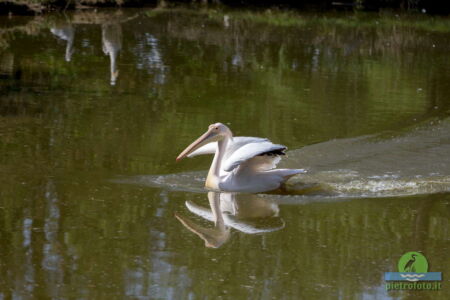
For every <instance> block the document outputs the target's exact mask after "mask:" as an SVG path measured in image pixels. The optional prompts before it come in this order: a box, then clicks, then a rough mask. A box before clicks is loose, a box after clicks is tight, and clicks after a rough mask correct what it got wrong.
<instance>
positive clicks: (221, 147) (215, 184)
mask: <svg viewBox="0 0 450 300" xmlns="http://www.w3.org/2000/svg"><path fill="white" fill-rule="evenodd" d="M231 138H232V137H231V136H226V137H225V138H224V139H222V140H220V141H218V142H217V149H216V154H214V159H213V162H212V164H211V167H210V168H209V172H208V177H207V178H206V183H205V186H206V187H207V188H210V189H215V190H218V189H219V179H220V168H221V166H222V160H223V158H224V156H225V152H226V150H227V146H228V143H229V141H230V140H231Z"/></svg>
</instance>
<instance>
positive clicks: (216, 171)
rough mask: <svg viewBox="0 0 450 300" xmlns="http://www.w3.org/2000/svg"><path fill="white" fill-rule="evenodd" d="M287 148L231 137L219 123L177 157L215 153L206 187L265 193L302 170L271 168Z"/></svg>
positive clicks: (252, 139)
mask: <svg viewBox="0 0 450 300" xmlns="http://www.w3.org/2000/svg"><path fill="white" fill-rule="evenodd" d="M286 149H287V148H286V147H285V146H283V145H277V144H273V143H272V142H270V141H269V140H268V139H264V138H257V137H233V135H232V133H231V131H230V129H229V128H228V127H227V126H225V125H224V124H222V123H216V124H212V125H210V126H209V128H208V131H207V132H206V133H205V134H203V135H202V136H201V137H199V138H198V139H197V140H196V141H195V142H193V143H192V144H191V145H189V146H188V147H187V148H186V149H185V150H184V151H183V152H182V153H181V154H180V155H179V156H178V157H177V161H178V160H180V159H182V158H184V157H192V156H196V155H201V154H212V153H215V155H214V159H213V162H212V164H211V167H210V169H209V172H208V176H207V178H206V183H205V186H206V187H207V188H209V189H212V190H219V191H227V192H250V193H258V192H266V191H271V190H275V189H278V188H279V187H280V186H281V184H283V183H284V182H285V181H286V180H287V179H289V178H290V177H292V176H294V175H296V174H299V173H302V172H304V170H301V169H274V168H275V167H276V165H277V163H278V162H279V161H280V155H284V151H285V150H286Z"/></svg>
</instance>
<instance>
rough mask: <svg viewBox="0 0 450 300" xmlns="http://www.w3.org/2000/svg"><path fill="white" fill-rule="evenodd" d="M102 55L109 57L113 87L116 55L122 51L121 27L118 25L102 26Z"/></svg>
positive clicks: (116, 74)
mask: <svg viewBox="0 0 450 300" xmlns="http://www.w3.org/2000/svg"><path fill="white" fill-rule="evenodd" d="M102 46H103V53H105V54H106V55H109V59H110V69H111V85H115V84H116V81H117V77H119V70H118V69H117V55H118V54H119V51H120V50H122V26H121V25H120V24H119V23H105V24H102Z"/></svg>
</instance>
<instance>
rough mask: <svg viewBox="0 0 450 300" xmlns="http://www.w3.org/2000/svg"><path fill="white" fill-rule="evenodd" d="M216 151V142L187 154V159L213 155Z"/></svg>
mask: <svg viewBox="0 0 450 300" xmlns="http://www.w3.org/2000/svg"><path fill="white" fill-rule="evenodd" d="M216 149H217V142H213V143H209V144H206V145H204V146H201V147H200V148H198V149H197V150H195V151H192V152H191V153H189V154H188V156H187V157H194V156H197V155H203V154H214V153H216Z"/></svg>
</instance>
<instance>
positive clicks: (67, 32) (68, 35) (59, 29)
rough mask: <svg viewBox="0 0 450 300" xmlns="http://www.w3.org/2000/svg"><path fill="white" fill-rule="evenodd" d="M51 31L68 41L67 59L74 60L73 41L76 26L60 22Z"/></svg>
mask: <svg viewBox="0 0 450 300" xmlns="http://www.w3.org/2000/svg"><path fill="white" fill-rule="evenodd" d="M50 31H51V33H52V34H53V35H55V36H57V37H58V38H59V39H61V40H64V41H66V42H67V44H66V54H65V60H66V61H67V62H69V61H71V60H72V54H73V52H74V48H73V41H74V38H75V28H74V27H73V26H72V24H71V23H68V22H66V23H60V24H59V23H58V24H55V25H54V26H53V27H52V28H50Z"/></svg>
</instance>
